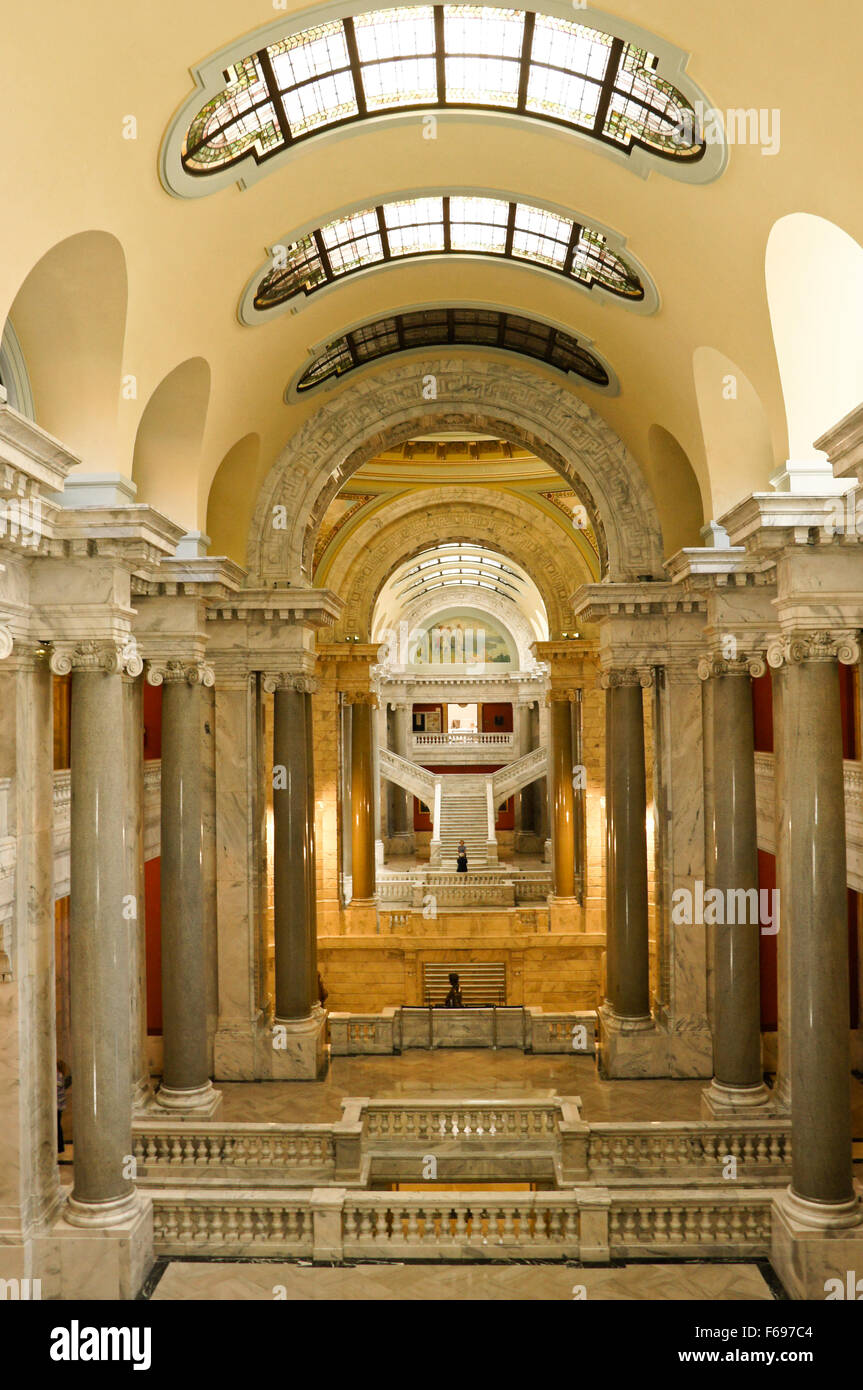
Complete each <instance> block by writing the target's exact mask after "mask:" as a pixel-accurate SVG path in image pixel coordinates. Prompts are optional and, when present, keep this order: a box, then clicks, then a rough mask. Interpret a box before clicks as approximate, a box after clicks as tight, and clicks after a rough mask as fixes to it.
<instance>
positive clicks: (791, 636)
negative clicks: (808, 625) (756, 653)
mask: <svg viewBox="0 0 863 1390" xmlns="http://www.w3.org/2000/svg"><path fill="white" fill-rule="evenodd" d="M859 638H860V634H859V632H856V631H841V632H830V631H827V630H822V631H819V632H801V631H797V632H790V633H783V634H782V636H781V637H778V638H777V639H776V640H775V641H773V642H771V644H770V646H769V647H768V648H767V664H768V665H769V666H771V667H773V669H774V670H777V669H778V668H779V667H780V666H784V665H789V666H796V665H798V664H799V663H800V662H803V661H839V662H841V664H842V665H843V666H856V665H857V663H858V662H859V660H860V641H859Z"/></svg>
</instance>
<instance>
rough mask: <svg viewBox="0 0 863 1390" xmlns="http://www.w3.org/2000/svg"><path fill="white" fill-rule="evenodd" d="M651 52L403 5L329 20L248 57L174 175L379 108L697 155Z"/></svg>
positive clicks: (276, 145)
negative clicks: (509, 119) (453, 112)
mask: <svg viewBox="0 0 863 1390" xmlns="http://www.w3.org/2000/svg"><path fill="white" fill-rule="evenodd" d="M658 65H659V59H658V57H657V56H656V54H654V53H651V52H650V51H648V50H647V49H646V48H642V47H639V46H638V45H636V44H634V43H630V42H627V41H626V40H624V39H623V38H620V37H618V36H616V35H614V34H611V33H606V32H605V31H604V30H601V29H594V28H591V27H590V26H589V25H587V24H582V23H579V22H578V21H577V20H571V19H559V18H556V17H553V16H551V15H544V14H537V13H534V12H533V11H531V10H517V9H504V8H502V7H497V6H483V5H408V6H405V7H403V8H401V9H383V10H372V11H368V12H366V13H363V14H358V15H354V16H352V17H351V16H346V17H345V18H344V19H333V20H328V21H327V22H325V23H322V24H317V25H315V26H314V27H312V28H309V29H304V30H302V31H300V32H299V33H296V34H291V35H289V36H288V37H285V38H283V39H280V40H277V41H276V42H274V43H270V44H268V45H267V46H266V47H263V48H260V49H258V50H257V51H256V52H253V53H249V54H247V55H246V56H245V57H243V58H241V59H239V60H237V61H235V62H234V63H232V64H231V65H230V66H228V67H227V68H225V69H224V70H223V76H224V82H225V86H224V87H223V88H222V89H221V90H220V91H219V92H218V93H216V94H215V95H214V96H213V97H212V98H211V99H210V100H209V101H207V102H206V104H205V105H204V106H203V107H201V109H200V110H199V111H198V112H197V115H196V116H195V117H194V119H193V120H192V122H191V124H190V125H189V127H188V129H187V131H186V134H185V139H184V141H183V147H182V152H181V161H182V166H183V168H184V170H185V171H186V172H187V173H188V174H190V175H192V176H206V175H208V174H213V173H216V172H219V171H221V170H224V169H226V168H230V167H231V166H233V165H235V164H238V163H240V162H241V161H242V160H247V159H250V160H254V161H255V162H256V163H257V164H263V163H264V162H265V161H267V160H269V159H272V158H273V157H274V156H275V155H278V154H279V153H281V152H283V151H285V150H286V149H289V148H290V147H291V146H294V145H296V144H297V143H298V142H299V141H301V140H305V139H308V138H309V137H310V136H313V135H314V134H315V133H316V132H318V131H321V130H327V129H332V128H333V127H336V126H340V125H344V124H345V123H346V122H349V121H359V120H368V119H372V118H374V117H376V116H380V115H384V114H386V113H387V112H391V111H405V110H417V111H418V110H422V109H429V110H436V109H442V108H448V107H449V108H454V107H455V108H475V109H481V110H494V111H506V112H511V113H519V114H522V115H528V116H534V117H537V118H539V119H541V120H546V121H551V122H554V123H556V124H559V125H564V126H568V127H570V128H572V129H573V130H577V131H580V132H581V133H582V134H585V135H589V136H591V137H593V138H594V139H596V140H598V141H600V142H602V143H603V144H605V145H609V146H612V147H614V148H615V149H617V150H618V151H621V152H623V153H625V154H629V153H631V152H632V151H633V150H634V149H635V148H637V147H640V148H642V149H645V150H648V151H650V152H651V153H652V154H654V155H657V156H658V157H660V158H661V159H668V160H677V161H688V162H690V163H691V162H694V161H697V160H699V159H701V158H702V156H703V155H704V153H705V148H706V146H705V144H704V141H703V139H702V138H701V137H700V135H699V133H698V123H697V122H696V121H694V120H692V119H687V116H686V113H690V114H691V113H692V109H693V108H692V104H691V102H690V101H689V99H688V98H687V97H686V96H685V95H684V94H683V93H682V92H680V91H679V90H678V89H677V88H676V87H674V86H673V85H672V84H671V83H670V82H668V81H667V80H665V79H664V78H663V77H661V76H660V74H659V72H658V70H657V69H658Z"/></svg>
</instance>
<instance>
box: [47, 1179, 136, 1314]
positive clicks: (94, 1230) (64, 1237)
mask: <svg viewBox="0 0 863 1390" xmlns="http://www.w3.org/2000/svg"><path fill="white" fill-rule="evenodd" d="M132 1199H133V1200H132V1202H131V1206H128V1207H127V1211H126V1214H125V1215H124V1216H123V1217H122V1218H120V1217H119V1216H118V1218H117V1220H116V1221H114V1222H112V1223H111V1224H110V1225H108V1224H106V1223H104V1222H95V1221H94V1222H92V1223H91V1222H87V1223H83V1222H81V1221H80V1220H79V1219H78V1217H79V1216H80V1214H81V1209H82V1208H83V1207H85V1206H87V1205H89V1204H87V1203H81V1202H75V1203H74V1213H73V1211H72V1210H71V1209H72V1207H73V1199H72V1198H70V1199H69V1202H68V1204H67V1207H66V1210H65V1212H64V1215H63V1216H62V1217H61V1218H60V1219H59V1220H58V1221H57V1223H56V1224H55V1226H54V1227H53V1229H52V1230H51V1232H50V1233H49V1234H48V1235H47V1236H46V1237H45V1238H44V1241H40V1242H39V1244H40V1246H42V1250H41V1251H40V1256H41V1259H42V1261H43V1262H44V1265H45V1267H46V1275H47V1283H48V1285H49V1287H50V1288H51V1289H52V1296H54V1297H56V1298H60V1299H71V1300H75V1301H76V1302H77V1301H79V1300H85V1299H99V1300H116V1299H132V1298H135V1296H136V1295H137V1294H138V1293H139V1292H140V1290H141V1287H142V1285H143V1283H144V1281H145V1279H146V1278H147V1275H148V1274H149V1273H150V1270H151V1269H152V1267H153V1260H154V1255H153V1203H152V1199H151V1198H150V1197H147V1196H145V1195H144V1194H143V1193H140V1192H134V1193H132ZM123 1201H124V1202H127V1199H125V1198H124V1199H123ZM97 1205H99V1204H98V1203H94V1204H93V1206H94V1207H95V1206H97ZM106 1205H108V1204H106ZM117 1210H118V1211H119V1208H118V1209H117ZM73 1215H74V1219H73ZM82 1226H86V1227H87V1229H82ZM54 1290H56V1292H53V1291H54Z"/></svg>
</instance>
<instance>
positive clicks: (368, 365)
mask: <svg viewBox="0 0 863 1390" xmlns="http://www.w3.org/2000/svg"><path fill="white" fill-rule="evenodd" d="M426 309H444V310H446V309H482V310H483V311H485V312H487V313H494V314H516V315H517V316H518V317H519V318H523V319H529V320H532V321H533V322H534V323H544V324H547V325H548V327H549V328H556V329H557V330H558V331H559V332H560V333H566V334H567V335H568V336H569V337H570V338H577V340H578V343H579V346H580V347H585V348H587V349H588V350H589V351H590V352H591V353H592V355H593V356H594V357H595V358H596V360H597V361H598V362H599V363H600V364H601V366H602V367H603V368H604V370H605V372H606V374H607V376H608V385H607V386H597V385H596V384H595V383H594V382H592V381H588V380H587V379H586V378H585V377H583V376H579V375H578V373H577V372H562V371H561V370H560V368H559V367H554V366H552V365H551V363H550V362H543V361H541V359H540V358H539V357H530V356H528V354H527V353H521V352H519V351H518V350H517V349H516V348H499V347H492V346H491V345H490V344H489V343H424V344H423V345H422V346H420V347H415V348H400V349H398V350H397V351H396V352H388V353H385V354H384V356H382V357H376V358H375V359H374V361H372V362H363V363H362V365H361V366H359V367H352V368H351V370H350V371H349V372H344V373H343V374H342V375H341V376H340V377H328V378H327V380H326V381H320V382H318V384H317V386H310V387H308V388H307V389H306V390H305V391H297V382H298V381H299V380H300V377H301V376H302V375H303V373H304V372H306V371H308V368H309V366H310V364H311V363H312V362H313V361H314V360H315V358H316V357H317V356H318V355H319V353H321V352H323V351H324V350H325V349H326V348H328V347H329V346H330V344H331V343H334V342H337V341H338V339H339V338H343V337H344V336H345V334H346V333H353V332H354V330H355V329H357V328H362V327H363V325H364V324H367V323H375V322H376V321H377V319H386V318H394V317H395V315H396V314H416V313H422V312H423V311H424V310H426ZM463 352H468V353H471V354H473V353H482V354H483V355H484V356H493V357H495V358H496V359H497V360H498V361H500V360H503V361H504V362H511V361H512V359H513V358H514V357H516V358H518V360H519V361H520V362H522V363H524V364H525V366H534V367H543V368H545V370H546V371H548V372H550V373H551V375H552V377H553V378H554V380H555V381H556V382H557V384H558V385H560V384H561V382H562V381H564V382H566V384H567V386H579V387H581V386H586V387H588V388H589V389H590V390H591V391H596V392H597V394H598V395H600V396H619V395H620V379H619V377H618V375H617V373H616V371H615V370H614V368H613V367H612V366H611V363H610V362H608V360H607V359H606V358H605V357H604V356H603V354H602V353H601V352H600V351H599V350H598V349H597V348H596V347H595V345H594V343H593V339H592V338H589V337H588V336H587V334H586V333H581V332H579V330H578V329H575V328H573V327H572V325H571V324H565V323H561V322H560V320H559V319H550V318H547V317H546V316H545V315H544V314H532V313H526V312H525V311H524V309H515V308H511V307H508V306H506V305H502V304H489V303H488V302H487V301H486V302H483V301H481V300H478V299H448V300H447V301H446V303H441V301H440V300H433V301H428V300H426V301H425V302H424V303H422V304H402V305H399V307H398V309H392V310H390V311H388V312H383V311H382V312H381V313H379V314H377V315H374V314H364V315H363V317H362V318H359V319H355V320H354V321H353V323H349V324H346V325H345V326H344V327H343V328H340V329H339V330H338V332H337V333H335V334H331V335H328V336H327V337H326V338H322V339H320V341H319V342H317V343H315V344H314V346H313V347H310V348H309V349H308V356H307V358H306V361H305V362H304V363H303V365H302V366H301V367H299V368H298V370H297V371H296V372H294V375H293V376H292V377H291V380H290V382H289V383H288V385H287V386H286V387H285V392H284V400H285V402H286V404H288V405H294V404H296V402H298V401H307V400H310V399H311V398H312V397H314V396H317V395H320V394H323V393H324V392H331V391H334V390H336V389H337V388H338V387H340V386H345V385H347V384H349V383H350V382H351V381H355V380H356V378H357V377H358V376H360V375H365V374H366V373H367V372H369V371H371V370H372V368H374V367H380V366H381V364H382V363H386V362H392V361H393V360H394V359H398V360H399V361H404V360H405V359H406V358H410V357H429V356H435V357H441V356H443V357H460V356H461V354H462V353H463Z"/></svg>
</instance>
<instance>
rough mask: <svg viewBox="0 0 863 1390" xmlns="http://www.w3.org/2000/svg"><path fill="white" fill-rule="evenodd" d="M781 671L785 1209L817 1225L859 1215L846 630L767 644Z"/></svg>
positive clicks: (851, 650) (851, 651) (852, 655)
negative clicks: (842, 666) (787, 1130)
mask: <svg viewBox="0 0 863 1390" xmlns="http://www.w3.org/2000/svg"><path fill="white" fill-rule="evenodd" d="M767 657H768V661H769V662H770V665H771V666H773V667H777V666H782V665H784V667H785V674H784V688H783V693H782V722H781V730H780V735H781V737H780V741H779V743H778V744H777V746H776V761H777V768H779V766H780V765H781V768H782V773H781V776H780V777H777V789H778V790H779V791H781V794H782V798H783V802H782V805H781V807H778V808H777V825H778V828H779V832H780V840H779V843H778V845H777V849H778V851H779V855H780V857H781V859H782V861H783V869H782V881H783V883H787V886H788V892H789V900H788V901H787V902H786V901H784V900H783V901H781V902H780V918H779V921H780V935H781V934H782V932H789V933H790V938H791V940H790V948H789V949H790V966H791V978H790V986H791V991H790V993H791V997H790V1022H791V1087H792V1107H791V1153H792V1178H791V1187H790V1191H789V1196H788V1201H787V1210H788V1212H789V1215H791V1216H792V1218H793V1220H794V1221H796V1222H797V1223H799V1224H800V1225H803V1226H810V1227H814V1228H818V1229H823V1228H842V1227H846V1226H851V1225H856V1224H858V1223H859V1222H860V1219H861V1210H860V1205H859V1202H858V1201H857V1199H856V1197H855V1194H854V1187H853V1182H852V1166H851V1099H850V1082H849V1073H850V1055H849V1039H848V1032H849V1000H848V994H849V983H848V921H847V898H846V862H845V859H846V855H845V791H844V779H843V767H842V725H841V716H840V701H839V677H838V664H837V663H838V661H839V660H842V661H844V662H846V663H848V664H850V663H852V662H854V661H858V660H859V657H860V654H859V646H858V643H857V639H856V634H831V633H829V632H811V631H807V632H800V633H793V634H790V635H787V636H785V637H783V639H782V640H781V641H779V642H777V643H775V644H773V645H772V646H771V648H770V649H769V650H768V654H767Z"/></svg>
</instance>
